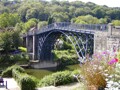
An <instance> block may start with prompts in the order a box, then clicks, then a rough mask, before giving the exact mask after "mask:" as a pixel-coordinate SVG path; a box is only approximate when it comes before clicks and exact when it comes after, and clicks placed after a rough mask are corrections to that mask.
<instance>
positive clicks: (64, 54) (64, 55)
mask: <svg viewBox="0 0 120 90" xmlns="http://www.w3.org/2000/svg"><path fill="white" fill-rule="evenodd" d="M53 53H54V60H55V61H59V62H60V64H61V65H63V66H65V65H71V64H76V63H78V56H77V54H76V52H75V51H74V50H59V51H58V50H54V51H53Z"/></svg>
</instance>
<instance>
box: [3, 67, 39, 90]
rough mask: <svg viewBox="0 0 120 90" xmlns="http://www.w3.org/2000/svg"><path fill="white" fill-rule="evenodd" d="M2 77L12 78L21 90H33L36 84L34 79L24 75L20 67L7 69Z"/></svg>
mask: <svg viewBox="0 0 120 90" xmlns="http://www.w3.org/2000/svg"><path fill="white" fill-rule="evenodd" d="M2 76H3V77H13V78H14V79H15V80H16V81H17V83H18V85H19V86H20V88H21V90H35V87H36V85H37V83H38V81H37V79H36V78H35V77H32V76H29V75H27V74H26V73H25V70H24V69H23V68H21V67H20V66H17V65H13V66H11V67H8V68H7V69H6V70H5V71H4V72H3V73H2Z"/></svg>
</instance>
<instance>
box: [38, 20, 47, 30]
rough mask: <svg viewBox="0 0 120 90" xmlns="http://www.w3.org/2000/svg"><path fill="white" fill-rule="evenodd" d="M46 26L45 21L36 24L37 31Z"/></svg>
mask: <svg viewBox="0 0 120 90" xmlns="http://www.w3.org/2000/svg"><path fill="white" fill-rule="evenodd" d="M47 25H48V23H47V21H41V22H39V23H38V30H39V29H41V28H42V27H43V26H47Z"/></svg>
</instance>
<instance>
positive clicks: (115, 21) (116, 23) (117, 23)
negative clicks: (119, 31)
mask: <svg viewBox="0 0 120 90" xmlns="http://www.w3.org/2000/svg"><path fill="white" fill-rule="evenodd" d="M112 23H113V25H115V26H120V20H113V21H112Z"/></svg>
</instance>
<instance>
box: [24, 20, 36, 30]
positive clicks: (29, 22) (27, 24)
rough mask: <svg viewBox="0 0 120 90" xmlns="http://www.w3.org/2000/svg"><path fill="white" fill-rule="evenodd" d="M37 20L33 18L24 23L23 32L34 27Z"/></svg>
mask: <svg viewBox="0 0 120 90" xmlns="http://www.w3.org/2000/svg"><path fill="white" fill-rule="evenodd" d="M36 25H37V22H36V21H35V20H34V19H30V20H29V21H27V22H26V23H25V32H27V31H29V30H30V28H32V27H36Z"/></svg>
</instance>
